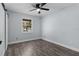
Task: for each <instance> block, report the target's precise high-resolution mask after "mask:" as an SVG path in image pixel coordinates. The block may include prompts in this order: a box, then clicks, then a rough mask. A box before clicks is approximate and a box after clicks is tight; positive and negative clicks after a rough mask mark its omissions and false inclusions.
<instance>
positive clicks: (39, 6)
mask: <svg viewBox="0 0 79 59" xmlns="http://www.w3.org/2000/svg"><path fill="white" fill-rule="evenodd" d="M46 4H47V3H36V4H35V5H32V6H33V7H34V8H35V9H32V10H30V11H34V10H37V12H38V14H40V13H41V10H45V11H49V9H48V8H43V6H44V5H46Z"/></svg>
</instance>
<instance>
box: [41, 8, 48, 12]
mask: <svg viewBox="0 0 79 59" xmlns="http://www.w3.org/2000/svg"><path fill="white" fill-rule="evenodd" d="M40 9H42V10H46V11H49V9H48V8H40Z"/></svg>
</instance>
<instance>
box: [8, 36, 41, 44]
mask: <svg viewBox="0 0 79 59" xmlns="http://www.w3.org/2000/svg"><path fill="white" fill-rule="evenodd" d="M37 39H42V38H41V37H37V38H31V39H23V40H18V41H12V42H8V45H10V44H15V43H21V42H25V41H30V40H37Z"/></svg>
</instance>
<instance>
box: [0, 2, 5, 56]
mask: <svg viewBox="0 0 79 59" xmlns="http://www.w3.org/2000/svg"><path fill="white" fill-rule="evenodd" d="M0 41H2V43H1V44H0V56H1V55H4V53H5V11H4V9H3V6H2V4H1V3H0Z"/></svg>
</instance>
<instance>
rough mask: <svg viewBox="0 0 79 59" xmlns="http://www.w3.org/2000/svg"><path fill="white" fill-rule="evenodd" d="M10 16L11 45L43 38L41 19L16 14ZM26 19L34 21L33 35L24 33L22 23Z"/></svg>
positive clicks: (11, 13) (12, 13) (10, 13)
mask: <svg viewBox="0 0 79 59" xmlns="http://www.w3.org/2000/svg"><path fill="white" fill-rule="evenodd" d="M8 15H9V22H8V23H9V26H8V27H9V28H8V30H9V44H11V43H16V42H22V41H28V40H30V39H34V38H39V37H41V21H40V18H39V17H37V16H31V15H26V14H20V13H15V12H8ZM24 18H26V19H31V20H32V21H33V31H32V32H31V33H23V32H22V30H21V21H22V19H24Z"/></svg>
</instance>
